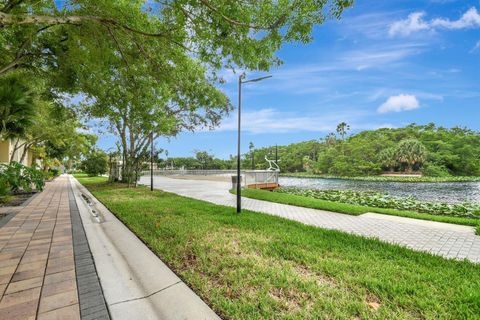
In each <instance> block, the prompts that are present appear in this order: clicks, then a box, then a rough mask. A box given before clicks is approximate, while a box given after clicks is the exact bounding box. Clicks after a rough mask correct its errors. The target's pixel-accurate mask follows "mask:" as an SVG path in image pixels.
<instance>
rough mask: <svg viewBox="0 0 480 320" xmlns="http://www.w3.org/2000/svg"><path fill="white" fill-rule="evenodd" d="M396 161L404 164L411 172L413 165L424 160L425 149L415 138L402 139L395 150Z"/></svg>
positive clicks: (417, 164)
mask: <svg viewBox="0 0 480 320" xmlns="http://www.w3.org/2000/svg"><path fill="white" fill-rule="evenodd" d="M395 154H396V158H397V161H398V162H400V163H403V164H405V165H406V171H407V172H413V169H414V168H415V166H420V165H422V164H423V162H425V159H426V155H427V151H426V149H425V147H424V146H423V144H422V143H421V142H420V141H418V140H416V139H407V140H402V141H401V142H400V143H399V144H398V146H397V149H396V150H395Z"/></svg>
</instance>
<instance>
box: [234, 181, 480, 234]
mask: <svg viewBox="0 0 480 320" xmlns="http://www.w3.org/2000/svg"><path fill="white" fill-rule="evenodd" d="M231 192H232V193H235V190H231ZM242 196H244V197H247V198H252V199H258V200H265V201H271V202H276V203H283V204H289V205H293V206H299V207H305V208H312V209H319V210H327V211H333V212H339V213H346V214H350V215H355V216H358V215H361V214H364V213H367V212H375V213H382V214H388V215H392V216H399V217H407V218H415V219H421V220H428V221H437V222H446V223H453V224H461V225H467V226H473V227H476V228H477V233H478V234H480V221H479V220H478V219H469V218H462V217H450V216H439V215H432V214H426V213H418V212H413V211H403V210H396V209H385V208H375V207H367V206H360V205H354V204H348V203H340V202H333V201H326V200H320V199H314V198H310V197H303V196H297V195H292V194H286V193H278V192H270V191H265V190H257V189H244V190H242Z"/></svg>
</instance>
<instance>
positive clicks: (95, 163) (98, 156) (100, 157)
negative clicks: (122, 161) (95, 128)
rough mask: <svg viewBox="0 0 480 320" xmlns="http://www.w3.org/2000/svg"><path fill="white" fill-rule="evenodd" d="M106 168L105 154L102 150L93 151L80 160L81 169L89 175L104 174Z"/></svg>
mask: <svg viewBox="0 0 480 320" xmlns="http://www.w3.org/2000/svg"><path fill="white" fill-rule="evenodd" d="M107 169H108V160H107V154H106V153H105V152H103V151H93V152H91V153H90V154H89V155H88V156H87V158H86V159H85V160H83V161H82V170H83V171H84V172H85V173H86V174H88V175H89V176H98V175H101V174H104V173H106V172H107Z"/></svg>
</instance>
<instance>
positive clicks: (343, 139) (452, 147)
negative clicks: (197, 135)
mask: <svg viewBox="0 0 480 320" xmlns="http://www.w3.org/2000/svg"><path fill="white" fill-rule="evenodd" d="M349 130H350V127H349V125H348V124H346V123H341V124H339V126H338V128H337V131H336V132H335V133H329V134H328V135H326V136H325V137H322V138H320V139H317V140H309V141H303V142H299V143H293V144H289V145H280V146H278V147H276V146H270V147H264V148H258V149H255V147H254V144H253V143H252V142H251V143H250V147H249V152H247V153H245V154H243V155H242V169H256V170H264V169H267V167H268V165H267V163H266V161H265V157H267V158H268V159H275V153H277V154H278V155H277V156H278V159H279V166H280V168H281V171H282V172H287V173H288V172H309V173H314V174H325V175H335V176H368V175H378V174H381V173H384V172H389V173H394V172H396V173H422V174H423V175H426V176H450V175H454V176H480V133H479V132H477V131H473V130H470V129H467V128H460V127H455V128H444V127H438V126H436V125H435V124H433V123H430V124H427V125H417V124H411V125H408V126H406V127H404V128H394V129H391V128H383V129H378V130H368V131H362V132H360V133H357V134H354V135H351V136H348V131H349ZM199 155H200V156H199ZM200 159H207V160H206V161H205V160H204V161H203V165H202V161H201V160H200ZM161 163H162V165H163V166H164V165H165V164H167V166H168V164H170V167H172V166H174V167H177V168H179V167H181V166H184V167H185V168H186V169H201V168H205V169H235V168H236V157H234V156H230V158H229V159H225V160H224V159H217V158H215V157H214V156H213V155H211V154H208V153H207V152H201V153H198V152H197V155H196V156H195V157H185V158H169V159H167V160H166V161H165V160H161Z"/></svg>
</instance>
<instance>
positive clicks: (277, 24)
mask: <svg viewBox="0 0 480 320" xmlns="http://www.w3.org/2000/svg"><path fill="white" fill-rule="evenodd" d="M200 2H201V3H203V4H204V5H205V6H206V7H207V8H208V9H210V10H211V11H213V12H214V13H216V14H218V15H219V16H220V17H222V19H223V20H225V21H227V22H228V23H230V24H232V25H236V26H240V27H248V28H251V29H258V30H273V29H277V28H278V27H280V26H281V25H282V24H283V23H284V22H285V18H286V17H287V14H283V15H281V16H280V17H279V18H278V19H277V21H275V22H274V23H272V24H271V25H269V26H260V25H256V24H253V23H245V22H241V21H238V20H235V19H232V18H230V17H228V16H226V15H224V14H223V13H221V12H220V11H219V10H218V9H217V8H215V7H214V6H213V5H212V4H211V3H210V2H209V1H208V0H200Z"/></svg>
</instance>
